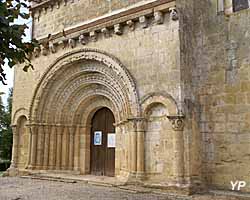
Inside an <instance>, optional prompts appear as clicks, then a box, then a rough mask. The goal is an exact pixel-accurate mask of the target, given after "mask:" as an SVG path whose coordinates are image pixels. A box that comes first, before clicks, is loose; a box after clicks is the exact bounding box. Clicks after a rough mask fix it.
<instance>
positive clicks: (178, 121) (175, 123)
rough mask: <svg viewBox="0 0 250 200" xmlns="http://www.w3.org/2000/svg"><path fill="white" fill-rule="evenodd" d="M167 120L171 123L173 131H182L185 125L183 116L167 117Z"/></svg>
mask: <svg viewBox="0 0 250 200" xmlns="http://www.w3.org/2000/svg"><path fill="white" fill-rule="evenodd" d="M167 118H168V119H169V121H170V122H171V123H172V128H173V130H174V131H183V129H184V125H185V124H184V119H185V117H184V116H183V115H176V116H167Z"/></svg>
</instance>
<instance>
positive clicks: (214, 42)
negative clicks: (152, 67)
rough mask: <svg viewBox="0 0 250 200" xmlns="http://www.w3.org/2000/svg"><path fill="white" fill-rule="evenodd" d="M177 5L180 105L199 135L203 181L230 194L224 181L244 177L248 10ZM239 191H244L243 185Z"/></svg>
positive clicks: (192, 2)
mask: <svg viewBox="0 0 250 200" xmlns="http://www.w3.org/2000/svg"><path fill="white" fill-rule="evenodd" d="M177 5H178V7H179V10H180V12H181V13H180V16H181V20H180V27H181V31H180V33H181V35H180V38H181V52H182V53H181V66H182V72H183V73H182V82H183V85H184V86H183V93H185V97H184V99H183V101H184V102H185V106H186V110H187V114H188V113H189V114H193V115H195V116H196V120H195V121H191V122H192V124H195V126H197V132H198V133H200V134H201V136H202V149H201V152H202V160H203V167H202V174H203V181H204V182H205V183H206V184H207V185H208V186H209V187H210V188H215V189H226V190H230V189H231V183H230V181H236V180H244V181H246V182H249V179H250V176H249V170H248V166H249V153H250V149H249V145H250V142H249V137H250V133H249V130H250V129H249V128H250V125H249V120H250V119H249V110H250V104H249V103H250V102H249V92H250V87H249V85H250V84H249V83H250V82H249V78H250V77H249V73H250V69H249V53H248V52H249V47H250V45H249V41H250V40H249V26H250V23H249V14H250V12H249V10H242V11H240V12H237V13H233V14H230V15H225V14H224V13H223V12H221V13H217V4H216V1H199V2H197V1H196V0H190V1H186V0H185V1H182V0H180V1H177ZM229 7H230V6H229ZM226 8H228V5H227V7H226ZM192 105H194V106H192ZM194 108H195V109H194ZM242 191H248V192H249V191H250V188H249V184H248V186H247V187H245V188H244V189H243V190H242Z"/></svg>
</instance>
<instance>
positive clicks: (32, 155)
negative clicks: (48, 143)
mask: <svg viewBox="0 0 250 200" xmlns="http://www.w3.org/2000/svg"><path fill="white" fill-rule="evenodd" d="M30 134H31V144H30V146H31V147H30V149H31V150H30V164H29V166H28V168H29V169H35V167H36V156H37V127H36V126H34V125H32V126H30Z"/></svg>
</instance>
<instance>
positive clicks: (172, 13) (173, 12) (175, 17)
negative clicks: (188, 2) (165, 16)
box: [169, 7, 179, 21]
mask: <svg viewBox="0 0 250 200" xmlns="http://www.w3.org/2000/svg"><path fill="white" fill-rule="evenodd" d="M169 11H170V18H171V19H172V20H173V21H176V20H178V19H179V15H178V12H177V10H176V8H175V7H173V8H169Z"/></svg>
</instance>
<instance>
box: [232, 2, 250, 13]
mask: <svg viewBox="0 0 250 200" xmlns="http://www.w3.org/2000/svg"><path fill="white" fill-rule="evenodd" d="M248 8H249V0H233V11H234V12H237V11H240V10H243V9H248Z"/></svg>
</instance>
